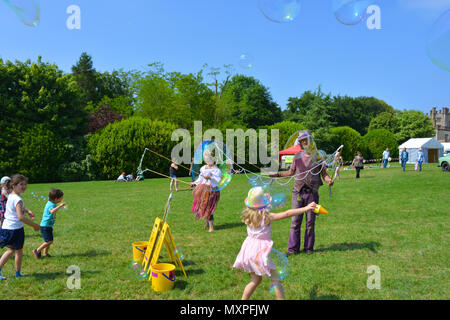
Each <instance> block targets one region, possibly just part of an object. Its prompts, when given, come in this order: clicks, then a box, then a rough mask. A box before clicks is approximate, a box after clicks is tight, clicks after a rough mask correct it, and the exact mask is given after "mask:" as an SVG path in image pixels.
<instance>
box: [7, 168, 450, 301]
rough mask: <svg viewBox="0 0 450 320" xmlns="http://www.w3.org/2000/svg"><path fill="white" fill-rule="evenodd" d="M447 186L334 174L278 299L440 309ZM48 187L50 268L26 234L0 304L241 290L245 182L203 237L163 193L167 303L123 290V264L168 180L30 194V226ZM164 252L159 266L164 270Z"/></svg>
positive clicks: (130, 287) (280, 228)
mask: <svg viewBox="0 0 450 320" xmlns="http://www.w3.org/2000/svg"><path fill="white" fill-rule="evenodd" d="M184 180H185V181H189V180H188V178H185V179H184ZM449 182H450V175H449V174H448V173H444V172H442V171H441V170H440V168H437V167H436V165H434V164H429V165H426V166H425V168H424V171H423V172H415V171H414V170H413V165H411V166H409V167H408V168H407V171H406V172H402V171H401V168H400V167H399V166H397V165H394V166H393V167H391V168H389V169H369V170H363V171H362V172H361V179H359V180H357V179H355V172H354V171H343V172H341V179H340V180H338V181H337V182H336V185H335V186H334V187H333V194H332V196H331V197H329V195H328V188H327V187H322V188H321V189H320V203H321V204H322V205H324V206H325V208H326V209H327V210H328V211H329V212H330V214H329V215H328V216H321V217H320V218H319V219H318V220H317V222H316V244H315V249H316V252H315V253H314V254H313V255H308V256H307V255H304V254H300V255H296V256H291V257H289V261H290V267H291V270H292V271H291V274H290V275H289V276H288V277H287V278H286V279H285V280H284V281H283V285H284V287H285V293H286V297H287V298H288V299H449V298H450V296H449V292H450V290H449V289H450V288H449V265H450V263H449V262H450V254H449V252H448V245H449V236H448V234H449V229H448V228H449V217H450V197H449V190H450V188H449V185H450V184H449ZM50 187H57V188H61V189H62V190H63V191H64V193H65V197H64V201H66V202H67V203H68V209H67V210H61V211H60V212H58V214H57V220H56V224H55V228H54V235H55V243H54V245H53V246H52V248H51V250H50V253H51V254H53V257H52V258H47V259H41V260H36V259H35V258H34V257H33V255H32V254H31V250H32V249H33V248H36V247H37V246H38V245H39V244H40V243H41V242H42V238H41V236H40V233H37V232H34V231H33V230H32V229H31V228H29V227H28V226H25V233H26V240H25V246H24V259H23V268H22V271H23V273H24V274H26V275H27V276H26V277H24V278H22V279H20V280H14V279H13V272H14V270H13V268H14V263H13V260H12V259H11V260H10V261H9V262H8V263H7V264H6V265H5V267H4V268H3V271H2V273H3V274H4V275H5V276H8V277H9V279H8V280H7V281H2V282H1V283H0V297H1V299H194V300H195V299H240V297H241V295H242V290H243V288H244V286H245V285H246V283H247V282H248V281H249V279H250V277H249V275H248V274H246V273H244V272H242V271H240V270H234V269H232V264H233V262H234V259H235V258H236V255H237V253H238V252H239V249H240V246H241V244H242V242H243V240H244V239H245V237H246V227H245V225H243V224H242V223H241V221H240V213H241V211H242V209H243V200H244V198H245V196H246V193H247V191H248V188H249V184H248V183H247V180H246V177H245V176H244V175H237V176H235V177H233V180H232V181H231V183H230V184H229V186H228V187H226V188H225V189H224V190H223V191H222V192H221V200H220V202H219V206H218V208H217V211H216V213H215V215H214V216H215V228H216V230H215V231H214V232H213V233H208V232H206V231H205V230H203V222H202V221H195V220H194V218H193V217H192V216H191V215H190V207H191V204H192V195H191V193H190V192H178V193H176V194H174V199H173V201H172V204H171V210H170V213H169V216H168V222H169V224H170V226H171V229H172V233H173V236H174V239H175V243H176V244H177V246H179V247H181V248H182V249H183V250H184V252H185V253H186V258H185V260H184V261H183V263H184V266H185V269H186V271H187V274H188V278H185V277H184V276H183V275H182V273H181V272H180V271H179V270H177V271H176V276H177V278H176V284H175V288H174V289H173V290H171V291H169V292H166V293H156V292H154V291H153V290H152V289H151V288H150V283H149V281H147V280H142V281H137V280H133V279H132V278H131V277H130V272H129V264H130V262H131V259H132V246H131V244H132V242H134V241H141V240H145V241H146V240H148V238H149V236H150V232H151V228H152V225H153V222H154V219H155V217H157V216H159V217H162V214H163V211H164V206H165V204H166V201H167V197H168V195H169V180H167V179H147V180H145V181H143V182H135V183H116V182H113V181H95V182H79V183H55V184H31V185H29V186H28V189H27V191H26V193H25V194H24V200H25V205H26V206H27V207H28V208H30V209H31V210H32V211H33V212H34V213H35V214H36V216H37V217H36V220H37V222H40V220H41V217H42V210H43V208H44V206H45V203H44V202H42V201H37V200H35V199H33V198H32V196H31V192H35V193H38V194H47V193H48V191H49V188H50ZM181 187H183V188H184V185H181ZM288 205H289V207H290V202H289V203H288ZM286 208H288V206H286ZM289 225H290V221H288V220H283V221H280V222H275V223H274V224H273V225H272V239H273V240H274V247H275V248H276V249H278V250H280V251H281V252H285V251H286V248H287V240H288V232H289ZM303 231H304V225H303V226H302V235H303ZM164 250H165V249H163V254H162V256H161V258H160V262H169V261H168V257H167V253H166V252H164ZM1 252H2V253H3V252H4V249H2V251H1ZM71 265H75V266H78V267H79V268H80V270H81V289H79V290H70V289H68V287H67V283H66V282H67V280H68V278H69V275H68V274H66V270H67V268H68V267H69V266H71ZM372 265H375V266H378V267H379V268H380V271H381V289H380V290H376V289H374V290H369V289H368V288H367V279H368V277H369V276H370V275H369V274H368V273H367V268H368V267H369V266H372ZM269 285H270V282H269V280H267V279H265V280H264V281H263V283H262V284H261V286H260V287H259V288H258V289H257V290H256V292H255V294H254V296H253V297H252V299H273V298H274V296H273V295H272V294H271V293H270V292H269V291H268V288H269Z"/></svg>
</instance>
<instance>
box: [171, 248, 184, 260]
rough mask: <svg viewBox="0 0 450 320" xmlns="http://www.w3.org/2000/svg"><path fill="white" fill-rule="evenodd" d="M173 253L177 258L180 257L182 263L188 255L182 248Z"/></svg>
mask: <svg viewBox="0 0 450 320" xmlns="http://www.w3.org/2000/svg"><path fill="white" fill-rule="evenodd" d="M173 253H174V254H175V256H176V255H178V256H179V257H180V260H181V261H183V260H184V258H185V257H186V255H185V254H184V250H183V249H181V248H176V249H175V250H173Z"/></svg>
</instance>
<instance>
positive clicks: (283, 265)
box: [269, 248, 291, 280]
mask: <svg viewBox="0 0 450 320" xmlns="http://www.w3.org/2000/svg"><path fill="white" fill-rule="evenodd" d="M269 259H270V260H272V262H273V264H274V265H275V267H276V272H277V274H278V277H279V280H284V279H285V278H286V277H287V276H288V275H289V274H290V273H291V269H290V266H289V260H288V258H287V257H286V256H285V255H284V254H282V253H281V252H280V251H278V250H277V249H275V248H272V250H270V254H269Z"/></svg>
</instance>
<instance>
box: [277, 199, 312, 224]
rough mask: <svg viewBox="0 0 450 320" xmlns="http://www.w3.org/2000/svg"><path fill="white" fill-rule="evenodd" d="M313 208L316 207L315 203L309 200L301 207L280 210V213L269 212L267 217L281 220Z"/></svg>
mask: <svg viewBox="0 0 450 320" xmlns="http://www.w3.org/2000/svg"><path fill="white" fill-rule="evenodd" d="M315 208H316V203H315V202H311V203H310V204H308V205H307V206H306V207H301V208H297V209H289V210H287V211H284V212H280V213H270V214H269V218H270V221H278V220H283V219H286V218H290V217H294V216H298V215H300V214H302V213H305V212H306V211H309V210H314V209H315Z"/></svg>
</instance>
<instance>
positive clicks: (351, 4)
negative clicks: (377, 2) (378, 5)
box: [333, 0, 371, 25]
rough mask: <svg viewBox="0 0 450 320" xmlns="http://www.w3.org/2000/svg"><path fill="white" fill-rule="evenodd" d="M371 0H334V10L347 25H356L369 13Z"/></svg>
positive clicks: (338, 17)
mask: <svg viewBox="0 0 450 320" xmlns="http://www.w3.org/2000/svg"><path fill="white" fill-rule="evenodd" d="M370 4H371V1H370V0H333V12H334V16H335V17H336V19H337V20H338V21H339V22H340V23H342V24H345V25H356V24H358V23H360V22H361V21H363V20H364V19H365V18H366V15H367V8H368V7H369V5H370Z"/></svg>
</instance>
